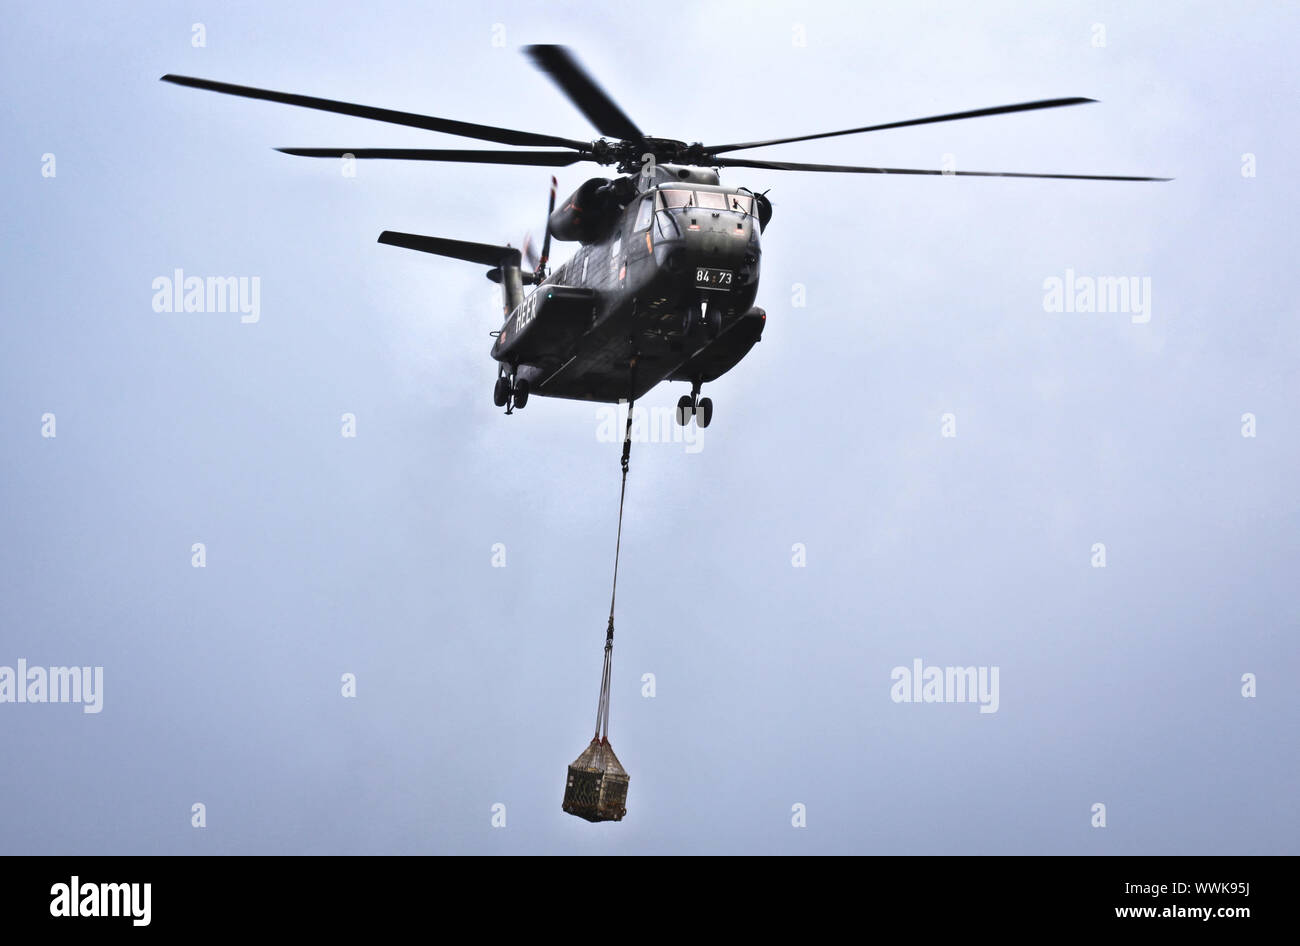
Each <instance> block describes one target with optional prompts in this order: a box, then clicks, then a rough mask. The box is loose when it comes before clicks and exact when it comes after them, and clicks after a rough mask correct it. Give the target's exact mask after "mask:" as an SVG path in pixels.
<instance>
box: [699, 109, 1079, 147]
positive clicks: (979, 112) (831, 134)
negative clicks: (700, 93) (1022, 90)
mask: <svg viewBox="0 0 1300 946" xmlns="http://www.w3.org/2000/svg"><path fill="white" fill-rule="evenodd" d="M1095 101H1097V100H1096V99H1085V98H1078V97H1077V96H1076V97H1074V98H1067V99H1042V100H1040V101H1037V102H1021V103H1020V104H1019V105H995V106H994V107H993V108H977V109H973V110H972V111H969V112H950V113H949V114H947V115H932V116H931V117H929V118H912V119H909V120H907V121H903V122H888V123H886V124H884V125H864V126H863V127H861V128H847V129H845V130H844V131H828V132H824V133H822V134H819V135H799V136H797V137H794V138H771V139H769V140H767V141H746V142H744V143H743V144H730V145H710V146H707V147H706V148H705V149H704V150H705V151H707V152H709V153H711V154H722V153H723V152H724V151H739V150H741V149H742V148H761V147H763V146H764V145H781V144H786V143H788V142H791V141H812V140H813V139H814V138H836V137H839V136H840V135H858V134H862V133H863V132H867V131H883V130H884V129H886V128H905V127H907V126H908V125H931V124H934V123H935V122H955V121H958V120H959V119H963V118H981V117H983V116H985V115H1005V114H1006V113H1008V112H1031V111H1034V110H1036V109H1040V108H1060V107H1061V106H1063V105H1085V104H1087V103H1089V102H1095Z"/></svg>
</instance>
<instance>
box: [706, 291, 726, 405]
mask: <svg viewBox="0 0 1300 946" xmlns="http://www.w3.org/2000/svg"><path fill="white" fill-rule="evenodd" d="M704 332H705V334H706V335H708V336H709V338H710V339H715V338H717V337H718V336H719V335H720V334H722V310H721V309H720V308H718V307H717V306H716V305H711V306H709V308H708V309H707V310H706V311H705V313H704ZM704 426H705V427H707V426H708V424H705V425H704Z"/></svg>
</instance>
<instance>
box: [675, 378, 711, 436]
mask: <svg viewBox="0 0 1300 946" xmlns="http://www.w3.org/2000/svg"><path fill="white" fill-rule="evenodd" d="M692 417H694V418H695V423H696V424H698V425H699V426H700V427H707V426H709V424H710V423H712V422H713V401H712V400H711V399H709V398H707V397H700V382H699V381H692V382H691V393H690V394H683V395H682V396H681V398H680V399H679V400H678V401H677V423H679V424H680V425H681V426H683V427H685V426H686V425H687V424H689V423H690V422H691V418H692Z"/></svg>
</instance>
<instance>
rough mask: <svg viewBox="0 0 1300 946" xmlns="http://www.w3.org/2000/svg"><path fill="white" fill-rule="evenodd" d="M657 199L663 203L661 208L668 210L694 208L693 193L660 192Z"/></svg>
mask: <svg viewBox="0 0 1300 946" xmlns="http://www.w3.org/2000/svg"><path fill="white" fill-rule="evenodd" d="M659 199H660V200H661V201H663V206H664V207H665V208H668V209H671V208H673V207H694V206H695V191H672V190H660V191H659Z"/></svg>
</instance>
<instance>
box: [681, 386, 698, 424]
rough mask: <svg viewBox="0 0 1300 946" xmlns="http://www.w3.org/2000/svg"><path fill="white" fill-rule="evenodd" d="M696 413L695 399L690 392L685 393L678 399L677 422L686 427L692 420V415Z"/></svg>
mask: <svg viewBox="0 0 1300 946" xmlns="http://www.w3.org/2000/svg"><path fill="white" fill-rule="evenodd" d="M694 413H695V403H694V399H693V398H692V397H691V396H690V395H689V394H683V395H682V396H681V397H680V398H678V399H677V423H678V425H679V426H681V427H685V426H686V425H687V424H689V423H690V422H691V415H692V414H694Z"/></svg>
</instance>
